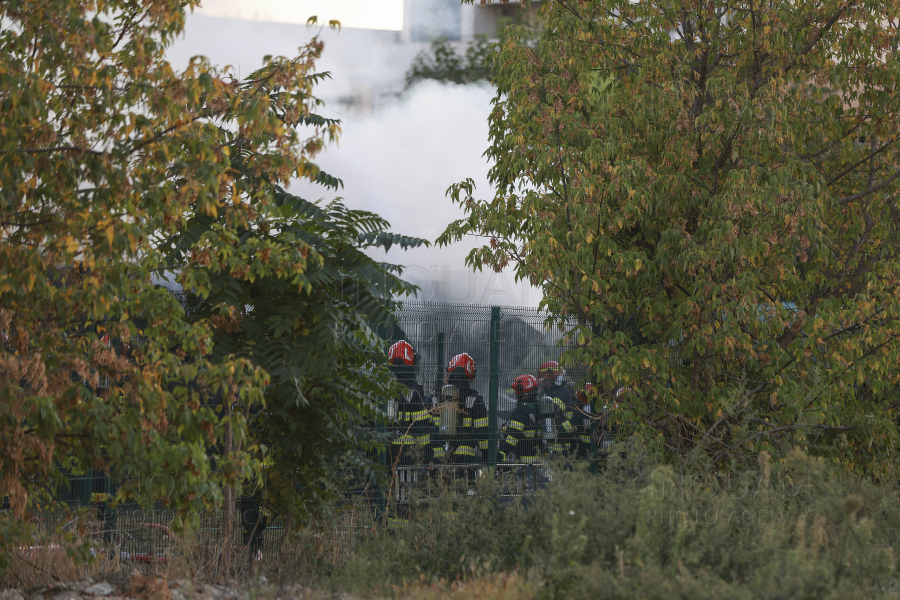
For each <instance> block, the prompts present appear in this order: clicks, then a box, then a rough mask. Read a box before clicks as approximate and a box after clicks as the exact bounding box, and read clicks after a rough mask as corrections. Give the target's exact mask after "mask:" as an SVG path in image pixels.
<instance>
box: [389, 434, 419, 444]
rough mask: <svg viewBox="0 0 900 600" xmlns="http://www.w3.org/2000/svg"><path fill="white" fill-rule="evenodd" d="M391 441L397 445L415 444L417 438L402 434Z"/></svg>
mask: <svg viewBox="0 0 900 600" xmlns="http://www.w3.org/2000/svg"><path fill="white" fill-rule="evenodd" d="M391 443H392V444H396V445H397V446H406V445H409V444H415V443H416V438H414V437H413V436H411V435H401V436H400V437H398V438H397V439H396V440H394V441H393V442H391Z"/></svg>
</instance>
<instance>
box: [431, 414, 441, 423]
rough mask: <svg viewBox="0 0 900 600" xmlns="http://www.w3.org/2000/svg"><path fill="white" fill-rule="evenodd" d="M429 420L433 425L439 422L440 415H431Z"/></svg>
mask: <svg viewBox="0 0 900 600" xmlns="http://www.w3.org/2000/svg"><path fill="white" fill-rule="evenodd" d="M431 422H432V423H434V424H435V425H440V424H441V415H431Z"/></svg>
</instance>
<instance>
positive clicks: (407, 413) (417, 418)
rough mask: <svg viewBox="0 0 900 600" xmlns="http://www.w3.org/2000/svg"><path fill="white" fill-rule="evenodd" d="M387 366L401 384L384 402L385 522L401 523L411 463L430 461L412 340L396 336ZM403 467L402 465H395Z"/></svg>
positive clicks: (415, 474)
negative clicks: (390, 504)
mask: <svg viewBox="0 0 900 600" xmlns="http://www.w3.org/2000/svg"><path fill="white" fill-rule="evenodd" d="M388 360H389V362H390V364H389V366H388V368H389V369H390V370H391V372H392V373H393V374H394V377H396V378H397V381H399V382H400V383H401V384H402V385H403V388H402V391H401V393H400V395H399V397H397V398H395V399H392V400H390V401H389V402H388V410H387V412H388V418H389V419H390V420H391V426H392V428H393V429H392V435H391V440H390V442H389V444H388V466H389V468H390V470H391V472H392V474H393V477H392V487H393V488H394V489H393V490H392V495H393V499H394V501H395V502H396V506H395V508H394V512H393V514H392V515H391V516H390V517H389V519H388V520H389V522H391V523H393V524H405V523H406V522H407V521H408V518H409V510H410V506H409V504H410V502H411V496H412V492H413V489H414V488H415V487H416V485H417V484H418V481H419V470H420V469H418V468H417V467H414V466H413V465H416V464H429V465H430V464H431V462H432V460H433V458H432V449H431V437H432V436H431V434H432V424H431V418H430V415H429V412H428V407H427V406H426V404H425V392H424V390H423V389H422V386H421V385H419V383H418V382H417V381H416V379H415V376H416V363H417V362H418V356H417V355H416V351H415V349H414V348H413V346H412V344H410V343H409V342H407V341H406V340H400V341H399V342H397V343H395V344H394V345H393V346H391V347H390V349H389V350H388ZM398 467H403V468H398Z"/></svg>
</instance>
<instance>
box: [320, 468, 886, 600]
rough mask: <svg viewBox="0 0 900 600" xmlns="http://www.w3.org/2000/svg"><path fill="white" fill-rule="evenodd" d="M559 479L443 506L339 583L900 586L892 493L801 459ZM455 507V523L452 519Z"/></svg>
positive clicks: (639, 591)
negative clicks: (516, 579)
mask: <svg viewBox="0 0 900 600" xmlns="http://www.w3.org/2000/svg"><path fill="white" fill-rule="evenodd" d="M559 467H561V465H553V466H551V470H552V473H553V476H552V482H551V483H550V484H549V485H548V487H547V488H546V489H545V490H544V491H542V492H540V493H539V494H536V495H535V496H532V497H530V498H528V499H527V501H515V500H514V501H502V500H500V496H499V495H498V494H497V491H498V490H497V488H496V487H495V484H494V483H493V482H491V481H489V480H487V479H485V480H482V486H481V487H480V489H479V496H480V497H479V498H478V499H477V500H471V499H470V501H460V499H459V498H455V499H454V498H449V497H448V498H445V499H444V501H443V503H437V504H433V505H431V506H429V507H427V508H422V510H421V511H420V512H418V513H415V514H414V518H413V520H412V522H411V523H410V525H409V526H407V527H402V528H398V529H389V530H386V531H382V532H380V533H378V534H376V535H375V537H374V538H372V539H371V540H370V541H368V542H366V543H365V544H364V545H362V547H361V548H360V549H359V550H358V551H357V552H356V554H355V555H354V556H353V557H352V558H350V559H349V561H348V562H347V563H346V564H345V565H344V567H343V569H341V570H339V571H338V572H336V573H335V574H334V576H333V579H334V585H335V586H336V587H338V588H342V589H348V590H355V591H358V592H361V593H367V594H372V593H375V594H377V593H378V592H379V591H382V590H390V589H392V588H393V589H396V586H401V587H403V588H405V587H406V585H405V584H407V585H408V584H410V583H415V582H418V583H420V584H423V585H424V586H428V585H431V584H441V582H452V581H457V580H459V581H466V580H476V581H477V580H483V579H485V578H487V579H488V580H490V579H491V578H493V577H496V576H498V575H500V574H513V573H518V574H519V575H520V577H524V578H526V579H527V580H528V581H529V586H527V587H528V588H530V589H531V590H532V591H533V593H534V595H535V597H539V598H586V599H587V598H591V599H593V598H672V597H678V598H681V597H684V598H724V597H728V598H760V597H762V598H811V599H812V598H881V597H892V596H891V594H894V593H895V591H896V589H897V585H898V583H900V582H898V576H897V572H896V567H897V564H896V563H897V556H896V554H895V553H896V551H895V550H894V548H895V547H897V546H898V544H900V525H898V523H900V520H898V518H900V506H898V503H897V498H896V496H895V494H894V493H893V492H892V491H891V490H890V489H888V488H886V487H878V486H875V485H872V484H871V483H868V482H865V481H861V480H858V479H856V478H854V477H852V476H851V475H850V474H849V473H848V472H847V471H846V470H845V469H844V468H843V467H834V466H833V465H829V464H828V463H826V462H825V461H824V460H822V459H816V458H812V457H809V456H807V455H805V454H803V453H802V452H800V451H790V452H788V453H786V454H784V455H781V456H778V457H770V456H769V455H768V454H767V453H762V454H760V455H759V457H758V464H757V465H756V467H755V468H751V469H746V470H740V471H734V472H731V473H729V474H727V475H725V474H722V473H718V472H715V471H710V470H709V465H708V463H707V464H705V465H704V464H693V465H690V466H689V465H685V466H684V467H683V470H681V471H679V470H676V469H673V468H672V467H669V466H655V465H654V463H653V461H651V460H649V459H647V458H646V457H645V458H639V457H638V456H636V455H634V454H631V455H629V459H627V460H626V459H625V458H623V456H619V455H617V456H614V457H613V459H612V460H611V461H610V463H609V464H608V466H607V468H606V469H605V470H604V471H602V472H601V473H599V474H596V475H592V474H589V473H586V472H583V471H579V470H573V469H563V468H559ZM451 506H452V508H453V514H450V512H449V510H448V508H449V507H451Z"/></svg>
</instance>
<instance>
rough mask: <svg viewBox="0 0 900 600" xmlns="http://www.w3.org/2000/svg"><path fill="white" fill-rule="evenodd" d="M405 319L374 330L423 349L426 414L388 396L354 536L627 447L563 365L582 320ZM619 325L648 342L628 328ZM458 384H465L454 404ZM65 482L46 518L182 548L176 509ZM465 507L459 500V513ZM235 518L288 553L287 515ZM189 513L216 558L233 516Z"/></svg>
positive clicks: (257, 541) (157, 553)
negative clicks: (126, 502)
mask: <svg viewBox="0 0 900 600" xmlns="http://www.w3.org/2000/svg"><path fill="white" fill-rule="evenodd" d="M395 316H396V321H395V322H393V323H377V324H372V325H373V327H374V329H375V330H376V331H377V332H378V334H379V335H380V336H381V337H382V338H384V339H385V340H386V341H387V342H388V343H395V342H398V341H400V340H405V341H407V342H409V343H410V344H411V345H412V346H413V347H414V348H415V351H416V354H417V361H416V364H415V367H414V368H413V369H412V371H411V372H410V373H408V374H407V376H410V377H411V378H413V379H414V380H415V381H416V382H418V383H419V384H420V385H421V386H422V388H423V390H424V398H423V399H422V403H421V404H422V406H421V407H411V406H409V405H408V404H406V405H404V403H403V401H404V398H400V399H385V404H384V408H385V411H386V412H387V413H388V414H389V415H391V418H390V419H388V420H387V421H385V422H382V423H379V424H378V425H375V426H377V427H378V428H379V429H380V430H381V431H383V432H384V433H386V434H387V435H388V436H389V441H388V442H387V444H386V446H385V447H383V448H382V449H381V451H380V452H379V453H378V459H379V461H380V462H381V463H382V464H383V465H384V466H385V467H386V468H387V470H388V473H389V481H388V483H387V485H386V486H378V485H375V484H374V483H373V482H369V481H362V480H358V479H355V478H354V477H353V476H348V477H346V481H347V484H346V490H345V493H344V494H343V498H342V499H341V500H340V501H339V503H338V504H337V506H336V509H338V510H339V511H342V512H343V513H344V514H352V515H353V518H351V519H349V520H345V521H346V522H342V525H341V527H342V528H344V529H347V531H352V530H354V529H355V528H362V527H365V526H367V524H370V523H372V522H384V521H388V522H403V521H404V520H405V519H406V518H408V517H409V515H410V514H411V511H413V510H415V508H416V507H417V506H421V505H428V504H429V503H430V502H434V501H436V500H437V499H438V498H443V499H446V498H447V497H450V498H457V499H462V498H466V497H472V496H475V495H476V494H475V489H476V487H477V485H476V484H477V481H478V479H479V478H481V477H494V478H495V479H496V481H497V482H498V486H497V488H496V489H497V490H498V491H499V493H500V494H501V495H502V496H503V497H507V498H512V497H516V496H523V495H526V494H528V493H531V492H533V491H534V490H536V489H539V488H540V487H541V486H542V485H544V484H546V482H547V481H549V480H550V479H551V478H552V469H553V468H557V467H556V466H554V465H560V464H563V463H565V462H569V463H582V464H585V465H587V466H589V467H590V468H591V469H596V468H597V465H598V464H602V461H603V460H604V458H605V457H606V456H607V455H608V454H609V452H611V451H614V450H615V449H616V448H620V447H621V444H614V442H616V441H617V440H621V438H623V437H625V436H626V435H627V434H628V428H622V427H618V428H616V427H610V426H607V424H606V423H605V420H604V418H603V410H604V403H605V402H606V400H595V401H594V402H592V403H589V404H586V405H583V404H580V403H578V402H577V401H576V398H577V394H578V393H579V392H580V391H582V390H583V389H584V388H583V386H584V384H585V383H586V382H587V381H588V377H589V373H588V370H587V369H586V368H585V367H584V366H583V365H571V364H569V365H565V364H563V361H562V355H563V353H564V352H565V351H566V350H569V349H573V348H574V347H575V346H574V340H573V339H570V338H572V337H573V336H570V335H568V334H571V333H572V331H573V329H574V328H575V326H576V323H574V322H567V321H562V322H560V320H559V319H555V320H551V319H549V318H548V317H549V315H548V314H547V313H544V312H542V311H538V310H535V309H532V308H524V307H498V306H480V305H454V304H439V303H428V302H418V301H404V302H402V303H401V305H400V307H399V310H398V311H397V313H396V315H395ZM612 326H615V327H616V328H618V329H621V330H623V331H625V333H626V334H628V335H629V336H630V337H632V339H637V333H636V332H635V331H633V325H631V324H629V323H628V322H627V321H622V322H621V323H616V324H614V325H612ZM464 353H465V354H468V356H469V357H471V359H472V361H473V362H474V373H473V374H472V376H471V377H468V376H466V377H464V378H462V379H457V378H455V377H453V376H450V375H448V365H449V363H450V361H451V360H452V359H453V358H454V357H456V356H458V355H461V354H464ZM549 361H555V362H557V363H559V364H561V365H562V368H561V370H560V372H559V373H554V374H553V377H548V378H546V379H545V381H544V384H543V385H542V387H540V388H539V389H538V390H536V391H535V393H534V395H533V396H531V397H529V398H528V400H529V401H528V402H524V403H523V402H518V403H517V396H516V393H515V391H514V390H513V387H512V384H513V381H514V380H515V378H516V377H518V376H520V375H532V376H534V377H536V378H539V375H540V373H539V369H540V367H541V365H543V364H545V363H547V362H549ZM447 385H453V386H455V387H456V388H457V395H456V396H455V397H454V396H453V395H452V390H449V391H448V389H447V388H446V386H447ZM521 404H527V410H525V411H524V412H523V411H521V410H519V411H517V407H519V406H520V405H521ZM411 413H415V414H411ZM516 415H518V419H523V418H524V417H522V415H526V416H528V418H525V422H524V423H523V422H521V421H518V420H517V419H514V418H513V417H515V416H516ZM413 417H415V418H413ZM529 419H530V420H529ZM517 432H518V434H517ZM66 477H67V480H68V485H63V486H59V487H58V488H57V492H56V496H57V498H56V499H57V503H58V506H64V507H66V508H67V510H65V511H56V512H52V511H47V510H43V511H35V512H34V514H33V518H34V519H36V520H37V522H39V523H42V524H45V525H47V526H48V527H51V526H59V525H63V526H67V527H71V526H72V525H71V524H70V523H68V524H67V523H65V522H63V521H64V520H65V519H72V518H73V517H72V515H73V514H76V513H77V514H79V515H80V516H79V517H78V518H79V519H82V520H83V522H82V531H88V532H89V536H90V537H91V539H92V540H95V541H96V543H97V544H98V545H99V544H103V545H104V547H105V548H107V549H112V550H111V551H114V552H118V553H119V555H120V557H121V558H123V559H124V560H130V561H133V562H137V563H148V564H153V563H155V562H158V561H164V560H167V557H168V556H170V555H171V554H172V553H173V552H176V551H177V550H176V548H175V544H174V536H173V534H172V522H173V519H174V518H175V515H174V514H172V513H171V512H170V511H167V510H164V509H160V510H149V511H147V510H140V509H138V508H136V507H128V506H126V507H120V508H119V509H118V510H107V508H106V505H105V504H104V503H103V501H102V498H103V497H105V496H106V495H108V494H114V493H115V491H116V489H117V484H116V482H110V480H109V477H108V476H104V475H95V474H93V473H88V474H86V475H80V476H74V475H67V476H66ZM118 485H125V486H127V485H129V483H128V482H120V483H119V484H118ZM456 501H457V500H451V508H450V509H448V510H452V503H453V502H456ZM475 501H477V500H475ZM73 511H74V512H73ZM79 511H80V512H79ZM235 515H236V517H235V518H236V522H235V523H234V526H233V527H232V531H233V535H234V539H233V540H232V543H233V545H234V546H235V547H238V548H240V547H245V548H247V549H248V550H250V551H251V553H254V554H264V553H268V554H269V555H271V553H272V552H274V551H275V549H277V548H278V547H279V545H280V543H281V538H282V533H283V531H282V526H283V523H282V521H281V519H279V518H276V516H274V515H269V514H267V513H266V512H265V509H264V507H262V508H261V507H260V506H259V504H258V503H256V501H255V500H254V499H242V500H240V501H239V503H238V507H237V510H236V511H235ZM189 518H191V519H193V521H194V523H193V525H194V527H193V528H192V529H193V531H195V537H196V539H195V540H194V546H195V548H194V551H197V549H199V550H201V551H202V550H203V549H204V548H205V549H208V551H209V553H210V555H211V556H214V555H215V554H216V551H217V550H216V549H218V548H220V547H221V545H222V532H223V531H224V530H225V528H224V527H223V520H222V519H223V516H222V513H221V512H209V513H203V514H199V515H192V516H191V517H189ZM342 530H343V529H342ZM251 531H252V532H254V533H253V535H251Z"/></svg>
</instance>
